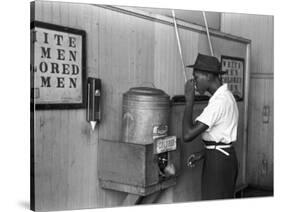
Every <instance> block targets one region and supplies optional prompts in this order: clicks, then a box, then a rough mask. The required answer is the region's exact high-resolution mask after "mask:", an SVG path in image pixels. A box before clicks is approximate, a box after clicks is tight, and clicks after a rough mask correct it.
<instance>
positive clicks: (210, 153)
mask: <svg viewBox="0 0 281 212" xmlns="http://www.w3.org/2000/svg"><path fill="white" fill-rule="evenodd" d="M205 144H206V142H205ZM209 144H210V143H209ZM212 144H214V143H213V142H212ZM224 150H225V151H227V152H228V153H229V156H227V155H225V154H223V153H222V152H220V151H218V150H215V149H211V150H208V149H206V150H205V159H204V162H203V171H202V199H203V200H211V199H226V198H234V192H235V184H236V179H237V174H238V162H237V157H236V153H235V150H234V147H230V148H226V149H224Z"/></svg>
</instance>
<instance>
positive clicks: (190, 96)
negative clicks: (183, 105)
mask: <svg viewBox="0 0 281 212" xmlns="http://www.w3.org/2000/svg"><path fill="white" fill-rule="evenodd" d="M194 92H195V85H194V80H193V79H191V80H188V81H187V82H186V83H185V92H184V93H185V100H186V102H189V101H193V100H194Z"/></svg>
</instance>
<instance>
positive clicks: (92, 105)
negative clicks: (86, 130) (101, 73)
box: [86, 77, 101, 123]
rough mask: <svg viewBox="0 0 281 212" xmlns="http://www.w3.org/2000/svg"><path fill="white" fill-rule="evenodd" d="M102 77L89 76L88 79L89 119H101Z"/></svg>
mask: <svg viewBox="0 0 281 212" xmlns="http://www.w3.org/2000/svg"><path fill="white" fill-rule="evenodd" d="M100 104H101V79H98V78H93V77H89V78H88V80H87V114H86V116H87V121H88V122H94V123H98V122H100V120H101V107H100Z"/></svg>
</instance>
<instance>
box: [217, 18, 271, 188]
mask: <svg viewBox="0 0 281 212" xmlns="http://www.w3.org/2000/svg"><path fill="white" fill-rule="evenodd" d="M221 20H222V24H221V27H222V31H223V32H226V33H231V34H234V35H238V36H243V37H245V38H248V39H251V41H252V43H251V47H252V48H251V72H250V86H251V87H250V96H249V121H248V124H249V128H248V132H249V134H248V135H249V136H248V140H249V144H248V163H247V167H248V169H247V175H248V182H249V183H250V184H252V185H254V186H259V187H264V188H270V189H273V117H274V108H273V84H274V73H273V69H274V68H273V64H274V63H273V16H265V15H247V14H222V19H221ZM266 107H269V116H268V117H265V116H263V112H264V109H265V108H266Z"/></svg>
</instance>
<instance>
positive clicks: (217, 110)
mask: <svg viewBox="0 0 281 212" xmlns="http://www.w3.org/2000/svg"><path fill="white" fill-rule="evenodd" d="M223 108H224V107H223V106H222V102H221V101H215V102H213V103H209V104H208V105H207V107H205V108H204V110H203V112H202V113H201V114H200V115H199V116H198V117H197V118H196V119H195V121H200V122H202V123H204V124H206V125H208V126H209V128H212V127H213V126H214V125H215V124H216V123H217V122H218V121H219V119H220V118H221V116H222V114H223Z"/></svg>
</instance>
